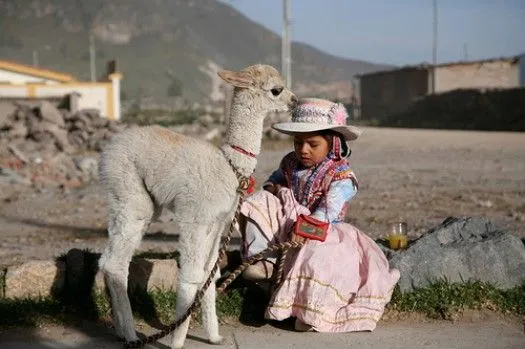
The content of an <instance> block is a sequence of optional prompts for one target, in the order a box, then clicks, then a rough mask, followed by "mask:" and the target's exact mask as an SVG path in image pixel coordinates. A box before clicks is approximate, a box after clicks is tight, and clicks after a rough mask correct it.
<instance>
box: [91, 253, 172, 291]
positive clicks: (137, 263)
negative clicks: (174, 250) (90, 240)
mask: <svg viewBox="0 0 525 349" xmlns="http://www.w3.org/2000/svg"><path fill="white" fill-rule="evenodd" d="M178 271H179V268H178V266H177V261H176V260H174V259H141V258H140V259H135V260H133V261H131V263H130V265H129V278H128V287H129V288H130V289H141V290H147V291H153V290H166V291H167V290H176V289H177V279H178ZM104 286H105V282H104V277H103V274H102V272H100V271H99V272H98V273H97V275H96V277H95V288H96V289H97V290H103V289H104Z"/></svg>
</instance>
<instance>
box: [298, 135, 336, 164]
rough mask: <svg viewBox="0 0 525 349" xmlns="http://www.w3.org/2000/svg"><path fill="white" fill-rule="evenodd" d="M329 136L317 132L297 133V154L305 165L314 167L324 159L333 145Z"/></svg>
mask: <svg viewBox="0 0 525 349" xmlns="http://www.w3.org/2000/svg"><path fill="white" fill-rule="evenodd" d="M327 138H328V137H327ZM327 138H325V137H324V136H320V135H319V134H315V133H300V134H296V135H295V137H294V148H295V154H296V155H297V158H298V159H299V161H300V162H301V164H303V166H305V167H312V166H315V165H317V164H319V163H320V162H321V161H323V159H324V158H325V157H326V156H327V155H328V153H329V152H330V149H331V147H332V145H331V144H330V142H329V141H328V140H327Z"/></svg>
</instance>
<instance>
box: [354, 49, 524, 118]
mask: <svg viewBox="0 0 525 349" xmlns="http://www.w3.org/2000/svg"><path fill="white" fill-rule="evenodd" d="M433 68H434V69H433ZM433 71H434V73H435V91H434V93H436V94H440V93H444V92H448V91H453V90H458V89H470V90H472V89H474V90H491V89H511V88H518V87H525V54H524V55H521V56H513V57H505V58H496V59H488V60H480V61H470V62H455V63H444V64H438V65H436V66H435V67H434V66H433V65H429V64H422V65H417V66H407V67H402V68H399V69H393V70H387V71H380V72H374V73H369V74H362V75H358V76H357V78H358V80H359V87H358V88H357V91H359V99H360V102H361V103H360V104H361V117H362V118H365V119H381V118H383V117H384V116H387V115H393V114H397V113H401V112H403V111H405V110H406V109H407V108H408V107H410V106H411V105H412V104H413V103H414V102H415V101H417V100H419V99H421V98H424V97H425V96H427V95H430V94H432V93H433V86H432V74H433Z"/></svg>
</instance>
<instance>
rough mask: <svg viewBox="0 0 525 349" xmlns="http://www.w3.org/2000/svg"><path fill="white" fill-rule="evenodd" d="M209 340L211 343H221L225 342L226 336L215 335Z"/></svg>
mask: <svg viewBox="0 0 525 349" xmlns="http://www.w3.org/2000/svg"><path fill="white" fill-rule="evenodd" d="M208 342H209V343H210V344H213V345H221V344H222V343H224V338H222V336H219V335H217V336H213V337H211V338H210V339H209V340H208Z"/></svg>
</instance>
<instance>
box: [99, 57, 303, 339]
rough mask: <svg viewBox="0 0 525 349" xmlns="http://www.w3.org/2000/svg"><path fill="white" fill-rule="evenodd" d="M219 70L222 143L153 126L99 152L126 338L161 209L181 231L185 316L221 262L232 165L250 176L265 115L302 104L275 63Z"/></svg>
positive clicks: (210, 323)
mask: <svg viewBox="0 0 525 349" xmlns="http://www.w3.org/2000/svg"><path fill="white" fill-rule="evenodd" d="M218 75H219V76H220V77H221V78H222V79H223V80H225V81H226V82H228V83H230V84H232V85H233V86H234V87H235V88H234V94H233V98H232V106H231V113H230V114H231V115H230V118H229V125H228V129H227V134H226V139H225V141H226V142H225V143H224V145H222V146H221V147H220V148H218V147H216V146H214V145H212V144H210V143H208V142H204V141H201V140H198V139H195V138H191V137H187V136H184V135H182V134H178V133H174V132H172V131H170V130H167V129H165V128H162V127H159V126H148V127H142V128H134V129H130V130H128V131H126V132H123V133H121V134H119V135H117V136H115V138H114V139H113V141H112V142H111V144H109V145H108V147H107V148H106V149H105V150H104V152H103V153H102V155H101V162H100V177H101V180H102V182H103V184H104V185H105V188H106V190H107V193H108V196H109V226H108V232H109V241H108V244H107V246H106V248H105V250H104V252H103V253H102V256H101V258H100V262H99V266H100V269H101V270H102V271H103V273H104V276H105V280H106V285H107V286H108V288H109V292H110V296H111V301H112V308H113V321H114V325H115V328H116V331H117V334H118V335H119V336H121V337H124V338H125V339H126V340H127V341H133V340H137V339H138V338H137V335H136V333H135V323H134V320H133V315H132V312H131V306H130V302H129V298H128V294H127V281H128V268H129V263H130V261H131V257H132V254H133V252H134V250H135V249H136V248H137V247H138V245H139V244H140V241H141V239H142V236H143V234H144V232H145V231H146V229H147V227H148V225H149V223H150V222H151V221H152V220H153V219H155V218H156V217H158V215H160V213H161V211H162V209H163V208H166V209H169V210H171V211H172V212H173V213H174V215H175V219H174V222H175V224H176V225H177V228H178V231H179V232H180V274H179V279H178V280H179V281H178V282H179V284H178V290H177V306H176V312H177V316H179V317H180V316H181V314H182V313H184V312H185V311H186V309H187V308H188V307H189V305H190V304H191V302H192V301H193V299H194V297H195V294H196V292H197V290H198V289H199V288H200V287H201V285H202V284H203V283H204V281H205V280H206V278H207V276H208V274H209V272H210V271H211V269H212V267H213V265H214V263H215V261H216V260H217V256H218V247H219V242H220V236H221V234H222V232H223V231H224V229H225V224H229V223H230V222H231V219H232V217H233V214H234V210H235V207H236V205H237V198H238V196H237V194H236V189H237V187H238V184H239V182H238V179H237V177H236V175H235V173H234V171H233V169H232V166H233V167H234V168H235V169H236V170H237V171H238V172H239V173H240V174H241V175H243V176H250V175H251V174H252V173H253V171H254V169H255V166H256V162H257V161H256V158H255V157H254V156H251V155H250V154H255V155H257V154H258V153H259V152H260V147H261V138H262V131H263V121H264V118H265V116H266V115H267V113H268V112H269V111H272V110H277V111H287V110H290V108H291V107H293V106H294V105H295V104H296V103H297V98H296V97H295V95H294V94H293V93H292V92H291V91H289V90H288V89H286V88H285V87H284V82H283V79H282V77H281V76H280V75H279V73H278V72H277V70H276V69H275V68H273V67H271V66H267V65H254V66H250V67H247V68H246V69H244V70H242V71H240V72H232V71H220V72H219V73H218ZM230 162H231V164H230ZM218 276H219V275H215V280H216V279H217V278H218ZM215 296H216V291H215V287H213V286H210V287H209V288H208V290H207V291H206V293H205V295H204V297H203V299H202V320H203V326H204V329H205V331H206V334H207V336H208V340H209V341H210V343H213V344H217V343H220V342H221V341H222V338H221V336H220V335H219V328H218V321H217V315H216V309H215ZM188 325H189V319H188V320H186V321H185V322H184V323H183V325H182V326H181V327H179V328H178V329H177V330H176V331H175V332H174V335H173V339H172V344H171V347H172V348H181V347H182V346H183V344H184V341H185V339H186V334H187V332H188Z"/></svg>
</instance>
